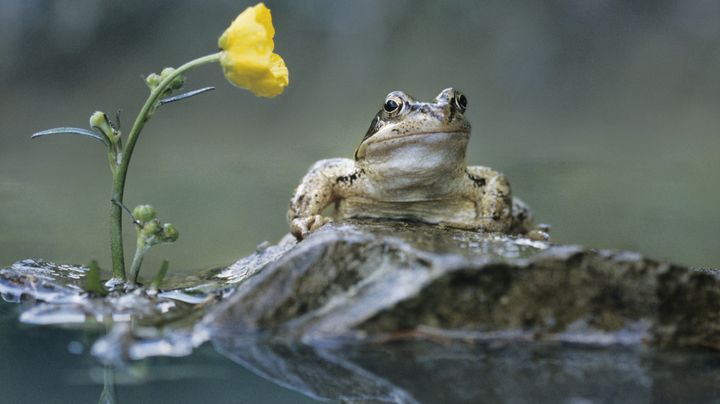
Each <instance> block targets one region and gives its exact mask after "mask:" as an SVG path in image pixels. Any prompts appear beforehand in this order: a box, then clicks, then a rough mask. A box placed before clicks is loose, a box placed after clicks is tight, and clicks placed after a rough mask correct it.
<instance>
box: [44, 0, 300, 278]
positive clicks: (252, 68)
mask: <svg viewBox="0 0 720 404" xmlns="http://www.w3.org/2000/svg"><path fill="white" fill-rule="evenodd" d="M274 35H275V29H274V27H273V25H272V19H271V16H270V10H269V9H268V8H267V7H265V5H264V4H262V3H260V4H258V5H256V6H254V7H249V8H247V9H246V10H245V11H243V12H242V13H240V15H238V17H237V18H236V19H235V21H233V23H232V24H231V25H230V27H228V28H227V30H225V32H224V33H223V34H222V36H221V37H220V39H219V41H218V42H219V45H220V48H221V51H220V52H218V53H214V54H211V55H207V56H203V57H200V58H198V59H195V60H191V61H190V62H187V63H185V64H184V65H181V66H180V67H177V68H171V67H168V68H165V69H163V70H162V71H161V72H160V74H156V73H152V74H150V75H149V76H147V77H146V79H145V82H146V83H147V85H148V87H149V88H150V95H149V96H148V98H147V99H146V100H145V104H143V106H142V108H141V109H140V112H139V113H138V115H137V117H136V118H135V122H134V123H133V125H132V127H131V128H130V132H129V133H128V135H127V141H126V143H125V144H123V140H122V133H121V131H120V120H119V118H116V120H115V122H112V121H111V120H110V119H109V118H108V116H107V114H105V113H103V112H100V111H98V112H95V113H94V114H92V116H91V117H90V128H91V129H92V130H87V129H83V128H66V127H63V128H55V129H49V130H45V131H42V132H38V133H35V134H34V135H33V138H35V137H40V136H48V135H58V134H72V135H81V136H85V137H88V138H91V139H94V140H96V141H98V142H100V143H102V144H104V145H105V147H107V150H108V161H109V164H110V171H111V172H112V178H113V187H112V197H111V205H110V250H111V253H112V268H113V269H112V272H113V278H115V279H116V280H122V281H125V280H127V276H126V272H125V260H124V257H123V240H122V220H121V219H122V209H123V208H124V205H123V195H124V192H125V180H126V177H127V170H128V167H129V165H130V158H131V157H132V153H133V150H134V149H135V145H136V143H137V141H138V137H139V136H140V132H141V131H142V129H143V127H144V126H145V123H146V122H147V121H148V120H150V118H151V117H152V115H153V114H154V113H155V112H156V111H157V109H158V108H159V107H160V106H162V105H164V104H167V103H170V102H175V101H179V100H182V99H185V98H188V97H191V96H194V95H197V94H200V93H202V92H205V91H208V90H212V87H206V88H201V89H199V90H194V91H190V92H187V93H184V94H180V95H176V96H171V95H172V93H173V92H174V91H177V90H180V89H181V88H182V87H183V85H184V84H185V77H184V76H183V74H184V73H185V72H186V71H188V70H190V69H193V68H195V67H198V66H201V65H204V64H206V63H211V62H219V63H220V64H221V66H222V68H223V72H224V74H225V77H226V78H227V79H228V80H229V81H230V82H231V83H233V84H234V85H236V86H238V87H241V88H245V89H248V90H250V91H251V92H252V93H253V94H255V95H257V96H262V97H274V96H276V95H278V94H280V93H282V92H283V90H284V89H285V87H286V86H287V85H288V82H289V81H288V70H287V67H286V66H285V62H284V61H283V59H282V58H281V57H280V56H279V55H278V54H276V53H273V49H274V47H275V44H274V42H273V36H274ZM132 216H133V221H134V222H135V224H136V225H137V226H138V241H137V250H136V252H135V259H134V260H133V263H132V276H133V278H132V279H131V282H132V283H134V282H135V281H137V275H138V272H139V270H140V265H141V263H142V259H143V256H144V255H145V253H146V252H147V250H148V249H149V248H150V247H152V246H153V245H156V244H159V243H171V242H174V241H175V240H177V238H178V232H177V230H175V228H174V227H173V226H172V225H171V224H169V223H166V224H161V223H160V222H159V221H158V220H157V219H156V218H155V210H154V209H152V207H150V206H148V205H141V206H138V207H137V208H136V209H135V211H134V212H133V213H132Z"/></svg>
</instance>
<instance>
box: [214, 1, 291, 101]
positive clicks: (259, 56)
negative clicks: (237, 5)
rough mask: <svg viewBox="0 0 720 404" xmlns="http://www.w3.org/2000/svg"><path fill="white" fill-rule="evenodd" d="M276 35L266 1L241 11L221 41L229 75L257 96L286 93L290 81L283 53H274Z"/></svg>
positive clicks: (225, 69)
mask: <svg viewBox="0 0 720 404" xmlns="http://www.w3.org/2000/svg"><path fill="white" fill-rule="evenodd" d="M274 35H275V28H274V27H273V25H272V16H271V15H270V10H269V9H268V8H267V7H265V5H264V4H262V3H259V4H258V5H256V6H254V7H249V8H247V9H246V10H245V11H243V12H242V13H240V15H238V16H237V18H235V20H234V21H233V22H232V24H230V27H228V29H226V30H225V32H224V33H223V34H222V36H220V39H219V40H218V45H219V46H220V48H221V49H222V50H223V52H222V54H221V56H220V64H221V65H222V67H223V71H224V73H225V77H226V78H227V79H228V80H229V81H230V82H231V83H232V84H234V85H236V86H238V87H241V88H245V89H248V90H250V91H252V92H253V93H254V94H255V95H257V96H262V97H274V96H276V95H278V94H280V93H282V92H283V90H284V89H285V87H286V86H287V85H288V82H289V78H288V70H287V67H286V66H285V62H284V61H283V59H282V58H281V57H280V55H278V54H276V53H273V49H274V48H275V43H274V42H273V36H274Z"/></svg>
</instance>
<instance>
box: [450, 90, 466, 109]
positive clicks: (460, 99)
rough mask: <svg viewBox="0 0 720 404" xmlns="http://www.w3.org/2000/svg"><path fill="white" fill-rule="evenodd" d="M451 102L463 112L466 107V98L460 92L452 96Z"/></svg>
mask: <svg viewBox="0 0 720 404" xmlns="http://www.w3.org/2000/svg"><path fill="white" fill-rule="evenodd" d="M453 103H454V104H455V107H456V108H457V109H459V110H460V112H465V109H467V98H466V97H465V95H464V94H463V93H461V92H458V93H456V94H455V96H454V97H453Z"/></svg>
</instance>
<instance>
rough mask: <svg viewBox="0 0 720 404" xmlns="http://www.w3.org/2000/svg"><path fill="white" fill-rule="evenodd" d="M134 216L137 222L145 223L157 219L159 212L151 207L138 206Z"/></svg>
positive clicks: (133, 213)
mask: <svg viewBox="0 0 720 404" xmlns="http://www.w3.org/2000/svg"><path fill="white" fill-rule="evenodd" d="M132 215H133V217H134V218H135V220H138V221H140V222H142V223H145V222H148V221H150V220H152V219H155V216H156V215H157V212H156V211H155V208H153V207H152V206H151V205H138V206H136V207H135V209H133V212H132Z"/></svg>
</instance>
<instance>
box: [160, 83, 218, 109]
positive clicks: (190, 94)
mask: <svg viewBox="0 0 720 404" xmlns="http://www.w3.org/2000/svg"><path fill="white" fill-rule="evenodd" d="M214 89H215V87H203V88H198V89H197V90H192V91H188V92H187V93H183V94H180V95H176V96H174V97H168V98H163V99H162V100H160V104H161V105H162V104H169V103H171V102H175V101H180V100H184V99H185V98H190V97H193V96H195V95H198V94H202V93H205V92H208V91H212V90H214Z"/></svg>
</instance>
